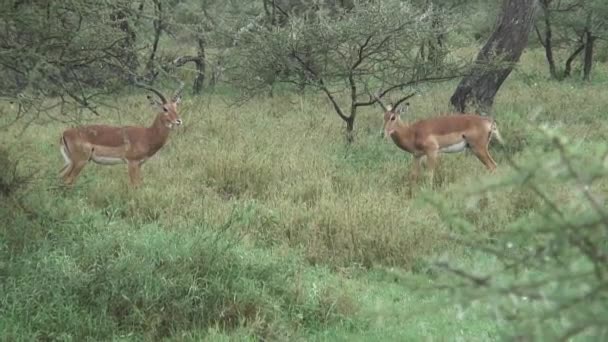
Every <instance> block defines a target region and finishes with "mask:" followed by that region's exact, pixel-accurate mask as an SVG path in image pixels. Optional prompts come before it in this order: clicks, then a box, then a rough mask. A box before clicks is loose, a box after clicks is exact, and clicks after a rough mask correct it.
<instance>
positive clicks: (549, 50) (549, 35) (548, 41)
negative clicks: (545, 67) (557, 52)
mask: <svg viewBox="0 0 608 342" xmlns="http://www.w3.org/2000/svg"><path fill="white" fill-rule="evenodd" d="M540 2H541V4H542V7H543V12H544V13H543V16H544V21H545V36H544V37H541V36H540V32H538V34H539V37H538V38H539V39H540V40H541V44H542V45H543V47H544V48H545V57H546V58H547V63H548V64H549V74H550V75H551V78H553V79H559V77H558V75H557V68H556V67H555V58H554V57H553V29H552V27H551V26H552V23H551V11H550V10H549V3H550V0H541V1H540Z"/></svg>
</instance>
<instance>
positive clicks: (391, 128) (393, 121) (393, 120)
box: [384, 102, 410, 137]
mask: <svg viewBox="0 0 608 342" xmlns="http://www.w3.org/2000/svg"><path fill="white" fill-rule="evenodd" d="M409 106H410V103H409V102H406V103H404V104H403V105H402V106H399V105H397V106H396V107H393V106H391V105H389V106H388V107H387V108H386V111H385V112H384V135H385V136H386V137H390V136H391V134H393V132H395V129H396V128H397V127H398V125H399V123H400V122H401V114H402V113H405V112H407V110H408V108H409Z"/></svg>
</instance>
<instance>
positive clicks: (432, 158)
mask: <svg viewBox="0 0 608 342" xmlns="http://www.w3.org/2000/svg"><path fill="white" fill-rule="evenodd" d="M438 155H439V151H438V150H436V149H433V150H431V151H428V152H427V154H426V158H427V165H428V168H429V173H430V174H431V175H430V178H431V186H433V179H434V177H435V168H436V167H437V157H438Z"/></svg>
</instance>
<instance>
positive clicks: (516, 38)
mask: <svg viewBox="0 0 608 342" xmlns="http://www.w3.org/2000/svg"><path fill="white" fill-rule="evenodd" d="M536 8H537V6H536V0H503V2H502V10H501V13H500V15H499V17H498V20H497V22H496V26H495V29H494V32H493V33H492V35H491V36H490V39H488V41H487V42H486V44H485V45H484V47H483V48H482V49H481V51H480V52H479V54H478V55H477V59H476V63H477V65H476V66H474V67H473V69H472V70H471V73H470V74H469V75H467V76H465V77H464V78H463V79H462V81H461V82H460V84H459V85H458V87H457V88H456V91H455V92H454V94H453V95H452V97H451V99H450V102H451V103H452V105H453V106H454V107H455V109H456V110H457V111H458V112H461V113H462V112H465V111H466V109H467V105H469V104H471V103H472V104H473V105H474V106H475V107H476V110H477V112H488V111H489V110H490V109H491V108H492V105H493V103H494V97H495V96H496V93H497V92H498V89H499V88H500V86H501V85H502V83H503V82H504V81H505V79H506V78H507V77H508V76H509V74H510V73H511V71H512V70H513V67H514V64H515V63H517V62H518V61H519V58H520V57H521V54H522V52H523V50H524V48H525V47H526V45H527V44H528V35H529V34H530V30H531V29H532V26H533V23H534V16H535V13H536ZM493 63H500V64H501V65H500V66H492V64H493ZM504 63H508V64H507V65H505V64H504Z"/></svg>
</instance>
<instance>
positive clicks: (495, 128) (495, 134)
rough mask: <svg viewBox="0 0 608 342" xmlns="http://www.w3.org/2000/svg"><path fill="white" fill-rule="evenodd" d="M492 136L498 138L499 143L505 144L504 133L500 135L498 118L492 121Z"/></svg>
mask: <svg viewBox="0 0 608 342" xmlns="http://www.w3.org/2000/svg"><path fill="white" fill-rule="evenodd" d="M490 136H491V137H492V136H493V137H494V138H496V141H498V143H499V144H501V145H504V144H505V141H504V140H503V138H502V135H500V132H499V131H498V126H497V125H496V120H494V121H492V128H491V131H490Z"/></svg>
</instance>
